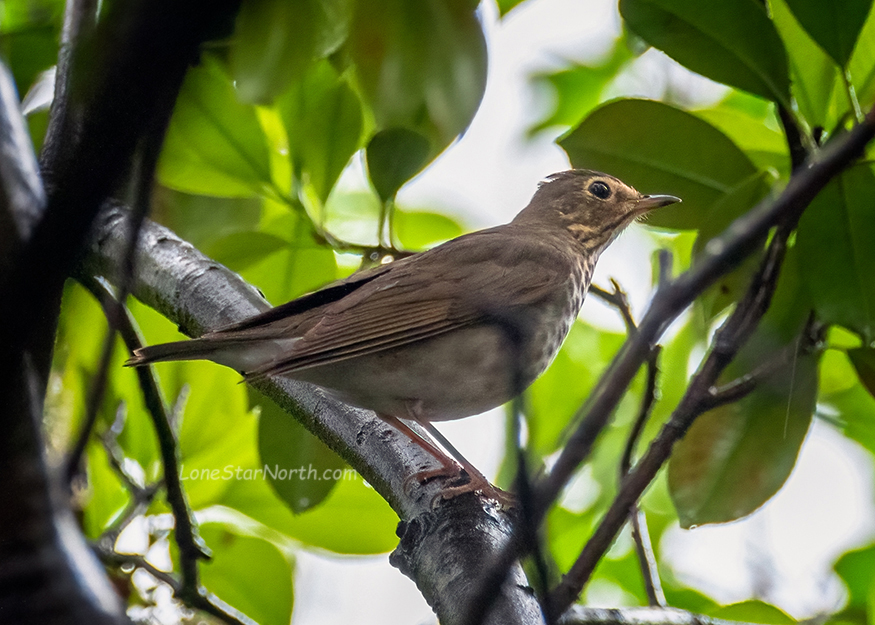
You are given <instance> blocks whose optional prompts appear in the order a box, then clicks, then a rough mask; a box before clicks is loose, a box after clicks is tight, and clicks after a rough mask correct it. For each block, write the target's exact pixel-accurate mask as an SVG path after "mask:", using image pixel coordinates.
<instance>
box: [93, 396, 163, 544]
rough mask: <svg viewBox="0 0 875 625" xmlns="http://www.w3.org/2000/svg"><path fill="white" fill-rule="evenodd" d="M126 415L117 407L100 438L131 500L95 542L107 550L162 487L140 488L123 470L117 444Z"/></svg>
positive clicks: (121, 454)
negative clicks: (113, 416) (114, 417)
mask: <svg viewBox="0 0 875 625" xmlns="http://www.w3.org/2000/svg"><path fill="white" fill-rule="evenodd" d="M126 414H127V412H126V411H125V409H124V404H121V405H119V409H118V411H117V414H116V422H115V423H114V424H113V426H112V427H111V428H110V429H109V430H107V431H106V432H104V434H103V435H102V436H101V440H102V441H103V447H104V449H105V450H106V455H107V456H108V457H109V464H110V466H111V467H112V468H113V470H114V471H115V472H116V474H117V475H118V476H119V479H121V481H122V483H123V484H124V486H125V489H126V490H127V491H128V492H129V493H130V495H131V499H130V501H129V502H128V505H127V507H126V508H125V510H124V511H123V512H122V513H121V515H119V517H118V518H117V519H116V520H115V521H114V522H113V523H112V525H110V526H109V527H108V528H107V529H106V530H104V532H103V533H102V534H101V535H100V537H99V538H98V539H97V542H99V543H101V544H102V545H106V546H107V547H108V548H112V547H113V546H114V545H115V541H116V540H118V537H119V536H120V535H121V533H122V532H123V531H124V530H125V528H126V527H127V526H128V525H130V524H131V522H132V521H133V520H134V519H135V518H137V517H138V516H140V515H141V514H143V513H145V512H146V510H147V509H148V508H149V506H150V505H151V503H152V500H153V499H154V498H155V495H156V494H157V493H158V491H159V490H160V488H161V486H162V485H163V482H161V481H159V482H155V483H154V484H149V485H146V486H141V485H140V484H138V483H137V480H136V479H135V478H134V476H132V475H131V474H130V473H128V471H127V469H125V466H124V459H125V458H124V452H123V451H122V448H121V447H120V446H119V444H118V433H119V432H120V431H121V430H122V428H123V427H124V420H125V415H126Z"/></svg>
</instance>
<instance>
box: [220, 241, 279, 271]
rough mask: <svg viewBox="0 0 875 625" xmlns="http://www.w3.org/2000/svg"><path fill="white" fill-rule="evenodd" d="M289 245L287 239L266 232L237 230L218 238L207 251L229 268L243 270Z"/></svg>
mask: <svg viewBox="0 0 875 625" xmlns="http://www.w3.org/2000/svg"><path fill="white" fill-rule="evenodd" d="M288 245H289V242H288V241H286V240H285V239H281V238H279V237H277V236H274V235H272V234H268V233H266V232H235V233H233V234H229V235H228V236H226V237H222V238H221V239H219V240H217V241H216V242H214V243H213V244H211V245H210V246H209V247H207V248H206V250H205V252H206V254H207V256H209V257H210V258H212V259H214V260H217V261H218V262H220V263H222V264H223V265H225V266H226V267H227V268H228V269H231V270H232V271H243V270H244V269H246V268H247V267H249V266H251V265H253V264H254V263H256V262H258V261H260V260H262V259H264V258H266V257H268V256H270V255H271V254H273V253H274V252H277V251H279V250H281V249H283V248H284V247H288Z"/></svg>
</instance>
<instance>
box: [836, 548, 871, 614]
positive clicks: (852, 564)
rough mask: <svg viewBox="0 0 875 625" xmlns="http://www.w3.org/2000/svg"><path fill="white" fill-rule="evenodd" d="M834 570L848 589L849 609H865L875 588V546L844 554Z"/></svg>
mask: <svg viewBox="0 0 875 625" xmlns="http://www.w3.org/2000/svg"><path fill="white" fill-rule="evenodd" d="M834 568H835V572H836V573H838V575H839V577H841V578H842V581H843V582H844V583H845V586H847V587H848V595H849V597H848V607H857V608H865V607H866V606H867V604H868V603H869V600H870V599H869V598H870V595H871V593H872V588H873V587H875V546H871V547H864V548H863V549H858V550H856V551H850V552H848V553H846V554H844V555H843V556H842V557H841V558H839V561H838V562H836V564H835V567H834Z"/></svg>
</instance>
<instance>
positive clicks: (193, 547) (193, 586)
mask: <svg viewBox="0 0 875 625" xmlns="http://www.w3.org/2000/svg"><path fill="white" fill-rule="evenodd" d="M83 284H85V287H86V288H88V289H89V290H90V291H91V292H92V293H93V294H94V295H95V297H97V298H98V301H100V302H101V305H103V306H113V305H114V304H112V303H107V302H110V301H114V300H113V299H112V294H111V293H110V291H109V290H108V289H107V287H106V286H105V285H103V284H102V283H101V282H98V281H97V280H83ZM122 312H123V313H124V314H123V315H121V316H120V317H119V318H118V321H119V333H120V335H121V337H122V340H124V342H125V346H126V347H127V348H128V350H129V351H131V352H133V351H134V350H135V349H139V348H140V347H142V346H143V342H142V340H141V339H140V336H139V333H138V332H137V329H136V325H135V324H134V320H133V319H132V318H131V316H130V313H128V311H127V309H122ZM136 373H137V378H138V380H139V382H140V388H141V390H142V391H143V399H144V402H145V404H146V408H147V410H148V411H149V414H150V415H151V417H152V423H153V425H154V427H155V434H156V436H157V437H158V448H159V451H160V453H161V462H162V464H163V466H164V485H165V488H166V490H167V502H168V504H169V505H170V509H171V511H172V512H173V517H174V519H175V528H176V532H175V536H176V542H177V544H178V545H179V560H180V570H181V573H182V580H183V587H184V588H185V589H188V590H189V592H190V593H193V594H197V593H198V591H197V588H198V585H199V576H198V570H197V561H198V560H199V559H207V560H208V559H209V557H210V555H209V551H208V550H207V549H206V547H205V545H203V544H202V541H201V540H200V538H199V537H198V535H197V530H196V526H195V522H194V516H193V514H192V512H191V509H190V508H189V506H188V501H187V498H186V495H185V490H184V489H183V488H182V482H181V481H180V479H179V477H180V476H179V459H178V448H177V443H176V436H175V434H174V432H173V427H172V424H171V422H170V417H169V412H168V410H167V406H166V404H165V403H164V398H163V397H162V395H161V390H160V388H159V386H158V380H157V378H156V377H155V372H154V371H153V370H152V367H137V369H136Z"/></svg>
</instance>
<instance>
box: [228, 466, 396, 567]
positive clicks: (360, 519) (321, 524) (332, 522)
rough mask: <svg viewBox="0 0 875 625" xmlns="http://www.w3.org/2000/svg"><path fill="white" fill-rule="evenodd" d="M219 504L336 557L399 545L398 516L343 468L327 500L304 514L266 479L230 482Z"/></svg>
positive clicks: (350, 471) (381, 499)
mask: <svg viewBox="0 0 875 625" xmlns="http://www.w3.org/2000/svg"><path fill="white" fill-rule="evenodd" d="M219 503H221V504H222V505H226V506H230V507H232V508H234V509H236V510H239V511H241V512H242V513H243V514H245V515H247V516H249V517H251V518H252V519H255V520H256V521H258V522H260V523H263V524H264V525H267V526H268V527H270V528H272V529H275V530H276V531H278V532H281V533H282V534H285V535H286V536H289V537H291V538H294V539H295V540H297V541H300V542H302V543H305V544H307V545H311V546H313V547H317V548H319V549H326V550H328V551H333V552H335V553H346V554H362V555H363V554H373V553H385V552H387V551H390V550H391V549H393V548H395V546H396V545H397V544H398V538H397V537H396V536H395V526H396V525H397V524H398V517H397V515H396V514H395V513H394V512H393V511H392V508H390V507H389V504H387V503H386V501H385V500H384V499H383V498H382V497H380V495H379V494H378V493H377V492H376V491H375V490H374V489H373V488H371V487H370V486H367V485H365V484H364V483H363V482H362V479H361V477H359V475H358V473H356V472H355V471H354V470H353V469H349V468H345V469H343V472H342V476H340V480H339V481H338V482H337V485H336V486H335V487H334V489H333V490H332V491H331V493H330V494H329V495H328V497H327V498H326V499H325V501H323V502H322V504H321V505H319V506H317V507H316V508H313V509H311V510H308V511H307V512H305V513H303V514H293V513H292V512H291V510H289V508H288V507H287V506H285V505H284V504H283V502H281V501H280V499H279V498H278V497H277V495H276V493H275V491H274V490H273V489H272V488H271V487H270V485H269V484H268V483H267V482H266V481H265V480H263V479H258V480H250V481H243V480H235V481H233V482H231V484H230V487H229V488H228V490H227V491H226V492H225V493H224V495H223V496H222V499H221V501H219Z"/></svg>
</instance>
